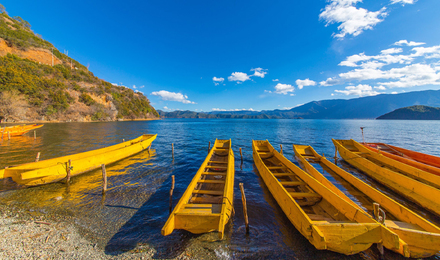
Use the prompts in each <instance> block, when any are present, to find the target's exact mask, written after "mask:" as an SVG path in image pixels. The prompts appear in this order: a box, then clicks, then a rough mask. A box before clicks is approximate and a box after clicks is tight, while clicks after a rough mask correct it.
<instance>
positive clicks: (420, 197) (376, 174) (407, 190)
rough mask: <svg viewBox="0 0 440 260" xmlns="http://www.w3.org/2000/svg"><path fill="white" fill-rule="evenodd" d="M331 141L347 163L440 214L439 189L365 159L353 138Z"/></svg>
mask: <svg viewBox="0 0 440 260" xmlns="http://www.w3.org/2000/svg"><path fill="white" fill-rule="evenodd" d="M332 141H333V144H334V145H335V147H336V149H337V151H338V152H339V154H340V155H341V157H342V158H343V159H344V160H345V161H346V162H347V163H349V164H351V165H352V166H354V167H356V168H358V169H359V170H361V171H363V172H364V173H366V174H367V175H369V176H370V177H372V178H373V179H375V180H377V181H379V182H380V183H382V184H383V185H385V186H387V187H388V188H390V189H392V190H394V191H395V192H397V193H399V194H400V195H402V196H404V197H405V198H407V199H409V200H411V201H413V202H415V203H417V204H419V205H420V206H422V207H424V208H426V209H427V210H430V211H431V212H433V213H435V214H437V215H440V190H439V189H437V188H435V187H432V186H431V185H428V184H425V183H422V182H420V181H417V180H415V179H413V178H410V177H408V176H406V175H404V174H401V173H398V172H396V171H393V170H391V169H390V168H387V167H383V166H380V165H377V164H375V163H373V162H371V161H369V160H367V159H365V158H364V157H362V156H360V155H359V153H361V152H360V151H359V150H358V149H357V147H356V146H355V144H354V141H353V140H334V139H332ZM350 150H352V151H350Z"/></svg>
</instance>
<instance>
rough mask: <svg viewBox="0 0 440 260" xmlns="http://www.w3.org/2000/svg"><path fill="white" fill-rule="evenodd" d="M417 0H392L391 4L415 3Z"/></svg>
mask: <svg viewBox="0 0 440 260" xmlns="http://www.w3.org/2000/svg"><path fill="white" fill-rule="evenodd" d="M415 2H417V0H391V4H399V3H400V4H402V5H405V4H414V3H415Z"/></svg>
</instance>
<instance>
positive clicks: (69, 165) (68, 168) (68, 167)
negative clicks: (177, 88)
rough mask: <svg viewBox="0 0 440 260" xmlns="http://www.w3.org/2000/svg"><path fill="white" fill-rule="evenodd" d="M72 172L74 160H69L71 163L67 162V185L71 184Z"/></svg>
mask: <svg viewBox="0 0 440 260" xmlns="http://www.w3.org/2000/svg"><path fill="white" fill-rule="evenodd" d="M71 170H72V160H69V161H67V177H66V182H67V183H69V182H70V175H71Z"/></svg>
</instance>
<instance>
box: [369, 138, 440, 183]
mask: <svg viewBox="0 0 440 260" xmlns="http://www.w3.org/2000/svg"><path fill="white" fill-rule="evenodd" d="M362 144H363V145H364V146H365V147H366V148H368V149H370V150H371V151H374V152H376V153H381V154H383V155H384V156H386V157H388V158H391V159H393V160H396V161H399V162H402V163H405V164H408V165H410V166H413V167H416V168H418V169H420V170H423V171H426V172H429V173H432V174H435V175H438V176H440V157H437V156H433V155H429V154H424V153H419V152H415V151H411V150H407V149H403V148H400V147H397V146H392V145H389V144H384V143H362ZM379 150H380V151H379Z"/></svg>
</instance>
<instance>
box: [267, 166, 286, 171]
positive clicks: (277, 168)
mask: <svg viewBox="0 0 440 260" xmlns="http://www.w3.org/2000/svg"><path fill="white" fill-rule="evenodd" d="M267 168H268V169H269V170H282V169H286V167H285V166H267Z"/></svg>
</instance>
